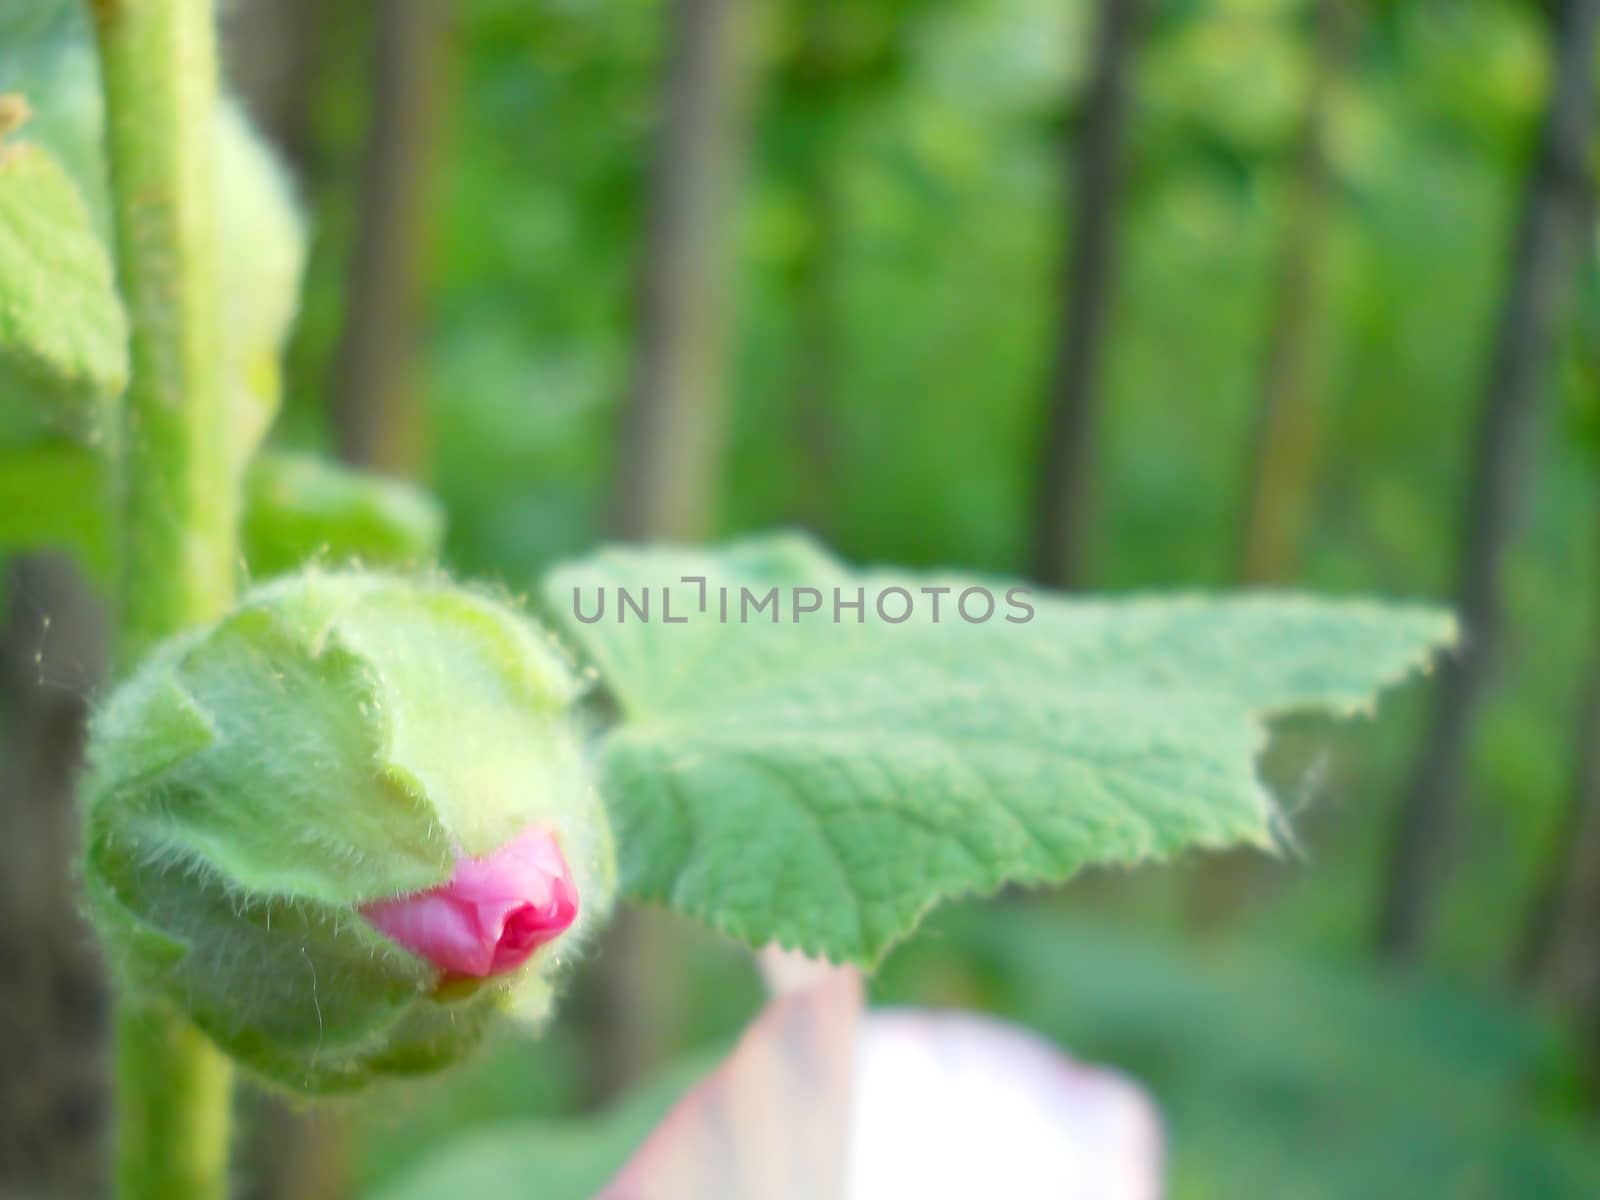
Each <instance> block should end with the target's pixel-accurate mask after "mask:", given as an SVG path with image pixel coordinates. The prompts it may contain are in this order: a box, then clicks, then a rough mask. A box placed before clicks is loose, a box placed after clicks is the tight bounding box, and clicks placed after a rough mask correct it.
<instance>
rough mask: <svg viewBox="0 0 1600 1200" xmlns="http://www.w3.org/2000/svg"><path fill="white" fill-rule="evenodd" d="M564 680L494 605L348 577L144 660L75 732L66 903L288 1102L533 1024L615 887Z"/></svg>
mask: <svg viewBox="0 0 1600 1200" xmlns="http://www.w3.org/2000/svg"><path fill="white" fill-rule="evenodd" d="M580 690H581V687H580V684H579V682H578V680H577V679H576V677H575V676H574V674H573V672H572V670H571V669H570V667H569V665H568V663H567V662H566V660H565V659H564V657H563V656H562V655H561V654H560V652H559V651H558V650H556V649H555V648H553V647H552V646H551V644H550V642H549V640H548V639H547V637H546V636H545V634H544V632H543V631H542V630H541V629H540V628H538V627H537V626H536V625H535V624H534V623H533V622H532V621H530V620H529V619H528V618H526V617H525V616H523V615H522V614H520V613H518V612H517V611H515V610H513V609H512V608H510V607H508V606H506V605H505V604H503V603H501V602H499V601H496V600H492V599H489V598H487V597H485V596H483V595H481V594H479V593H477V592H474V591H471V590H468V589H465V588H461V587H458V586H455V585H453V584H450V583H448V582H444V581H433V580H429V581H418V580H413V579H407V578H401V577H397V576H390V575H383V574H376V573H370V572H360V571H345V572H328V571H310V572H306V573H304V574H301V575H297V576H292V577H289V578H285V579H280V580H277V581H275V582H273V583H271V584H269V585H267V586H265V587H262V588H259V589H257V590H255V591H253V592H251V593H250V594H248V595H246V596H245V597H244V599H243V600H242V601H241V602H240V603H239V605H238V606H237V607H236V608H235V609H234V610H233V611H232V612H231V613H230V614H228V615H227V616H226V617H224V618H223V619H222V620H220V621H219V622H217V623H216V624H215V625H213V626H211V627H209V628H206V629H202V630H199V631H195V632H192V633H188V634H184V635H182V636H180V637H178V638H176V639H174V640H172V641H170V642H168V643H167V644H165V645H163V646H162V647H160V648H159V649H157V650H156V651H155V653H154V654H152V655H151V657H150V658H149V659H148V660H147V661H146V662H145V663H144V664H143V666H142V667H141V668H140V669H139V670H138V671H137V672H135V673H134V674H133V675H132V676H131V677H130V678H129V679H128V680H127V681H126V682H125V683H124V684H122V685H121V687H119V688H118V689H117V690H116V691H115V692H114V693H113V694H112V695H111V696H110V697H109V699H108V700H107V702H106V704H105V705H104V706H103V708H102V709H101V711H100V712H99V713H98V714H97V716H96V718H95V720H94V722H93V727H92V734H91V742H90V777H89V784H88V788H87V810H86V817H85V819H86V838H85V850H86V855H87V869H86V873H85V874H86V881H87V885H88V895H89V902H90V910H91V913H92V915H93V917H94V919H95V922H96V924H97V926H98V928H99V930H100V933H101V936H102V939H103V941H104V943H105V945H106V947H107V949H108V951H109V953H110V955H111V958H112V960H113V962H114V964H115V965H116V967H117V968H118V970H119V971H120V972H121V973H122V975H123V976H124V978H125V982H126V983H127V984H128V986H130V987H133V988H135V989H137V990H139V991H140V992H143V993H145V994H147V995H154V996H158V997H162V998H164V999H166V1000H167V1001H170V1002H171V1003H172V1004H174V1005H176V1006H177V1007H178V1008H179V1009H180V1010H181V1011H183V1012H184V1013H186V1014H187V1015H188V1017H189V1018H190V1019H191V1020H193V1021H194V1022H195V1024H196V1025H198V1026H199V1027H200V1028H201V1029H203V1030H204V1031H205V1032H206V1033H207V1034H209V1035H210V1036H211V1037H212V1038H213V1039H215V1040H216V1041H217V1042H218V1044H219V1045H221V1046H222V1047H223V1048H224V1049H225V1050H227V1051H228V1052H229V1053H230V1054H232V1055H233V1056H234V1057H235V1058H236V1059H238V1060H239V1061H240V1062H242V1063H243V1064H244V1065H245V1066H247V1067H249V1068H250V1069H252V1070H253V1071H255V1072H256V1073H258V1074H259V1075H261V1076H263V1077H265V1078H266V1079H268V1080H271V1081H274V1082H277V1083H280V1084H282V1085H285V1086H287V1087H290V1088H293V1089H296V1090H300V1091H305V1092H338V1091H346V1090H350V1089H353V1088H356V1087H359V1086H361V1085H363V1084H364V1083H366V1082H367V1081H369V1080H372V1079H375V1078H379V1077H383V1076H389V1075H406V1074H416V1073H421V1072H426V1071H429V1070H433V1069H436V1068H438V1067H441V1066H444V1065H446V1064H448V1063H450V1062H453V1061H455V1060H456V1059H457V1058H459V1057H460V1056H461V1055H462V1054H463V1053H465V1052H466V1051H467V1050H469V1049H470V1048H471V1047H472V1046H473V1045H475V1044H476V1043H477V1042H478V1041H479V1040H480V1039H481V1037H482V1034H483V1032H484V1030H485V1029H486V1027H487V1025H488V1023H489V1022H490V1020H491V1019H492V1018H493V1016H494V1015H495V1014H496V1013H497V1012H499V1011H501V1010H504V1009H508V1008H515V1010H516V1011H517V1012H518V1013H519V1014H533V1015H534V1016H535V1017H537V1016H540V1015H543V1014H544V1013H546V1012H548V1010H549V1008H550V1006H551V1003H552V999H553V983H554V975H555V973H556V967H557V963H558V949H559V960H561V961H565V960H568V959H570V958H571V953H570V951H571V949H572V947H573V946H575V945H576V944H578V943H579V942H580V941H581V940H582V938H583V937H584V936H585V934H586V932H587V931H588V930H590V929H592V928H593V927H594V926H595V925H596V924H597V922H599V921H600V920H602V919H603V918H604V916H605V914H606V912H607V911H608V909H609V907H610V904H611V898H612V894H613V892H614V890H615V876H616V870H615V864H614V858H613V851H612V844H611V834H610V829H609V826H608V825H607V822H606V816H605V812H604V809H603V807H602V804H601V800H600V797H599V796H598V794H597V792H596V790H595V787H594V784H593V780H592V778H591V774H590V769H589V765H588V762H587V761H586V756H585V748H584V743H583V736H582V728H581V725H580V724H579V722H578V720H577V718H576V715H575V713H574V711H573V704H574V702H575V700H576V699H577V697H578V695H579V693H580Z"/></svg>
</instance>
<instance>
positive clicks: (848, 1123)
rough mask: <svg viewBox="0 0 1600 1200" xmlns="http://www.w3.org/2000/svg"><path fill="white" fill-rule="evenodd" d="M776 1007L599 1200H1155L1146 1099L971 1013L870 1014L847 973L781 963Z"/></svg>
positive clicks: (774, 959)
mask: <svg viewBox="0 0 1600 1200" xmlns="http://www.w3.org/2000/svg"><path fill="white" fill-rule="evenodd" d="M760 962H761V966H762V970H763V972H764V973H765V974H766V976H767V978H768V981H769V983H770V984H771V985H772V986H773V987H774V989H775V990H776V991H777V992H778V993H779V994H778V995H777V997H776V998H775V999H773V1000H772V1001H771V1002H770V1003H769V1004H768V1005H767V1006H766V1008H765V1009H763V1010H762V1012H761V1014H760V1016H758V1017H757V1018H756V1020H755V1021H753V1022H752V1023H751V1025H750V1027H749V1028H748V1029H746V1030H745V1033H744V1036H743V1037H741V1038H740V1039H739V1044H738V1045H737V1046H736V1047H734V1050H733V1052H732V1054H730V1055H729V1056H728V1057H727V1058H726V1059H724V1060H723V1062H722V1065H721V1066H719V1067H718V1068H717V1069H716V1070H715V1071H713V1072H712V1073H711V1074H710V1075H709V1076H707V1077H706V1079H704V1080H703V1081H702V1082H701V1083H700V1084H698V1085H697V1086H696V1087H695V1088H693V1089H692V1090H691V1091H690V1092H689V1094H688V1095H686V1096H685V1097H684V1098H683V1099H682V1100H680V1101H679V1102H678V1104H677V1105H676V1107H674V1108H673V1109H672V1111H671V1112H670V1113H668V1114H667V1117H666V1119H665V1120H664V1121H662V1123H661V1124H660V1125H658V1126H657V1127H656V1129H655V1130H654V1132H652V1133H651V1134H650V1136H649V1137H648V1138H647V1139H646V1140H645V1142H644V1144H643V1145H642V1146H641V1147H640V1148H639V1149H638V1150H637V1151H636V1152H635V1154H634V1156H633V1157H632V1158H631V1159H630V1160H629V1161H628V1163H627V1165H626V1166H624V1167H623V1169H622V1170H621V1172H619V1173H618V1174H617V1176H616V1177H615V1178H614V1179H613V1180H612V1181H611V1183H610V1184H609V1185H608V1186H607V1187H606V1188H605V1190H604V1191H602V1192H601V1193H600V1200H679V1198H681V1197H686V1196H693V1197H695V1200H752V1198H755V1197H759V1198H760V1200H903V1198H904V1197H908V1196H914V1197H917V1200H976V1198H978V1197H988V1196H995V1197H1004V1198H1005V1200H1157V1198H1158V1197H1159V1196H1160V1195H1161V1125H1160V1119H1159V1117H1158V1116H1157V1114H1156V1111H1155V1108H1154V1106H1153V1105H1152V1104H1151V1103H1150V1101H1149V1100H1148V1099H1147V1098H1146V1096H1145V1094H1144V1092H1143V1091H1141V1090H1140V1089H1139V1087H1138V1086H1137V1085H1136V1084H1134V1083H1133V1082H1131V1081H1130V1080H1128V1079H1126V1078H1124V1077H1123V1076H1121V1075H1119V1074H1117V1073H1116V1072H1114V1071H1107V1070H1104V1069H1101V1068H1098V1067H1086V1066H1082V1065H1080V1064H1078V1063H1075V1062H1073V1061H1072V1060H1071V1059H1069V1058H1067V1057H1066V1056H1065V1055H1063V1054H1061V1053H1060V1052H1059V1051H1058V1050H1057V1049H1056V1048H1055V1047H1054V1046H1053V1045H1051V1044H1050V1043H1049V1042H1048V1041H1046V1040H1045V1039H1044V1038H1041V1037H1038V1036H1037V1035H1035V1034H1032V1033H1029V1032H1028V1031H1027V1030H1025V1029H1021V1028H1019V1027H1017V1026H1013V1025H1008V1024H1006V1023H1005V1022H1003V1021H997V1020H993V1019H991V1018H988V1017H981V1016H977V1015H969V1014H966V1013H934V1012H919V1011H915V1010H905V1011H900V1010H886V1011H883V1012H878V1013H867V1014H862V1013H861V1011H860V1010H861V1004H862V999H861V983H860V979H859V976H858V975H857V974H856V973H855V972H854V971H852V970H848V969H842V968H836V967H829V966H827V965H826V964H822V963H817V962H815V961H812V960H807V959H804V958H801V957H799V956H796V955H793V954H785V953H782V952H778V951H775V950H767V951H763V952H762V954H761V955H760Z"/></svg>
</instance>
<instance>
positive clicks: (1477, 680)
mask: <svg viewBox="0 0 1600 1200" xmlns="http://www.w3.org/2000/svg"><path fill="white" fill-rule="evenodd" d="M1597 28H1600V0H1561V3H1560V4H1559V5H1557V7H1556V11H1555V19H1554V22H1553V24H1552V26H1551V30H1550V37H1551V48H1552V59H1553V67H1552V74H1551V81H1550V91H1549V99H1548V101H1547V105H1546V110H1545V116H1544V122H1543V126H1542V129H1541V132H1540V136H1539V142H1538V147H1537V150H1536V152H1535V155H1536V156H1535V159H1534V162H1533V165H1532V169H1531V170H1530V172H1529V174H1528V178H1527V184H1526V189H1525V192H1524V196H1523V204H1522V215H1521V220H1520V222H1519V224H1518V227H1517V233H1516V241H1515V244H1514V246H1513V249H1512V257H1511V264H1510V270H1509V280H1508V284H1507V290H1506V296H1505V302H1504V305H1503V307H1502V309H1501V312H1500V320H1499V325H1498V328H1497V330H1496V334H1495V340H1494V351H1493V359H1492V361H1491V363H1490V366H1489V376H1488V383H1487V387H1486V389H1485V393H1484V398H1483V407H1482V409H1481V413H1480V417H1479V425H1478V432H1477V442H1476V444H1475V446H1474V449H1473V469H1472V475H1471V486H1470V490H1469V492H1468V495H1467V503H1466V520H1465V522H1464V525H1463V529H1462V542H1461V556H1460V560H1459V564H1458V568H1457V573H1458V582H1457V587H1456V607H1457V611H1458V612H1459V614H1460V616H1461V619H1462V625H1463V629H1464V631H1465V637H1464V639H1463V644H1462V648H1461V651H1460V653H1459V654H1457V655H1456V656H1455V657H1454V658H1452V659H1448V660H1447V661H1446V662H1445V664H1444V667H1443V669H1442V670H1441V671H1440V672H1439V684H1438V687H1437V702H1436V705H1435V708H1434V711H1433V716H1432V721H1431V724H1430V725H1429V728H1428V733H1427V736H1426V740H1425V742H1424V744H1423V748H1422V751H1421V753H1420V754H1419V755H1418V758H1417V761H1416V765H1415V770H1414V774H1413V777H1412V781H1411V786H1410V789H1409V791H1408V792H1407V793H1406V795H1405V798H1404V801H1403V803H1402V805H1401V809H1400V814H1399V820H1398V824H1397V828H1396V836H1395V841H1394V845H1393V848H1392V850H1391V852H1390V855H1389V862H1388V870H1387V874H1386V876H1385V884H1384V893H1383V897H1382V907H1381V909H1380V912H1379V926H1378V947H1379V951H1380V953H1381V954H1382V955H1383V957H1384V958H1386V959H1388V960H1389V961H1391V962H1396V963H1402V964H1406V963H1413V962H1415V961H1416V960H1417V959H1418V958H1419V957H1420V956H1421V955H1422V954H1423V953H1424V951H1425V950H1426V948H1427V944H1428V938H1429V934H1430V932H1431V927H1432V924H1433V915H1434V910H1435V908H1436V907H1437V904H1438V894H1439V890H1440V885H1441V880H1442V876H1443V874H1444V870H1445V866H1446V861H1447V858H1448V851H1449V845H1450V842H1451V839H1452V834H1453V831H1454V830H1453V827H1454V821H1455V810H1456V808H1457V806H1458V804H1459V802H1460V796H1461V793H1462V791H1463V790H1464V789H1465V786H1466V782H1467V758H1468V754H1469V752H1470V750H1471V748H1472V733H1473V729H1474V722H1475V719H1476V717H1477V715H1478V709H1479V707H1480V706H1481V704H1482V702H1483V697H1484V693H1485V691H1486V690H1487V688H1488V686H1489V684H1490V682H1491V679H1492V676H1493V673H1494V668H1495V665H1496V659H1497V656H1498V654H1499V652H1500V648H1501V641H1502V637H1503V633H1504V630H1503V626H1504V608H1505V598H1504V595H1503V564H1504V560H1505V558H1506V555H1507V552H1508V550H1509V549H1510V546H1511V542H1512V539H1513V537H1514V536H1515V534H1516V533H1517V531H1518V529H1519V527H1520V524H1521V520H1522V515H1523V512H1524V510H1525V509H1526V508H1527V505H1528V500H1529V495H1530V493H1531V491H1532V485H1533V482H1534V478H1535V473H1534V453H1535V450H1536V446H1535V441H1536V435H1537V432H1538V423H1537V422H1538V415H1539V412H1540V408H1541V406H1542V402H1543V400H1544V392H1545V388H1546V383H1547V380H1548V376H1549V368H1550V360H1551V349H1552V342H1553V340H1554V336H1555V331H1556V325H1557V320H1558V318H1559V316H1560V310H1561V307H1562V300H1563V298H1564V297H1565V296H1566V295H1567V294H1568V293H1569V292H1570V290H1571V286H1572V285H1573V284H1575V283H1576V282H1577V270H1576V268H1575V262H1576V253H1577V251H1578V250H1579V248H1580V247H1581V246H1582V244H1583V242H1582V236H1583V223H1584V220H1585V218H1586V217H1587V216H1589V214H1590V212H1591V209H1590V206H1589V203H1588V192H1589V189H1590V188H1591V187H1592V186H1593V184H1592V168H1591V161H1592V153H1593V151H1592V147H1591V145H1590V139H1591V137H1592V130H1593V126H1594V106H1595V34H1596V30H1597ZM1591 236H1592V235H1591Z"/></svg>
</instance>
